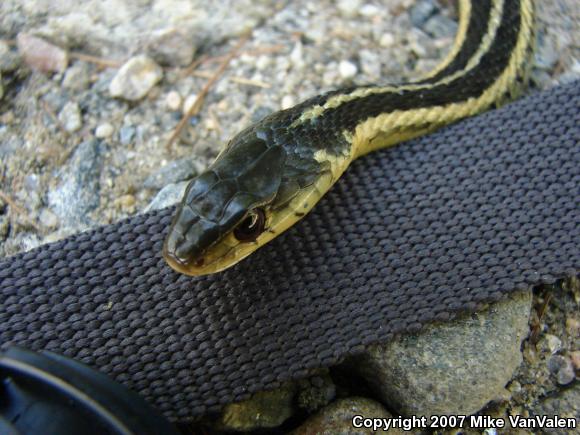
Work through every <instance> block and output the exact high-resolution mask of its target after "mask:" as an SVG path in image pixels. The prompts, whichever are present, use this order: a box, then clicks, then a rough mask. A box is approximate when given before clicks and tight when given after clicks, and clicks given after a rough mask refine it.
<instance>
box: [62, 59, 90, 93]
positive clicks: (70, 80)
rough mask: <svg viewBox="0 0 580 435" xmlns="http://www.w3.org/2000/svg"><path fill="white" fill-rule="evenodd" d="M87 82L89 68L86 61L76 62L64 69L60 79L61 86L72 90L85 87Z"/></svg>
mask: <svg viewBox="0 0 580 435" xmlns="http://www.w3.org/2000/svg"><path fill="white" fill-rule="evenodd" d="M89 83H90V77H89V68H88V66H87V63H86V62H76V63H75V64H74V65H72V66H71V67H69V68H68V69H67V70H66V73H65V74H64V78H63V79H62V86H63V87H65V88H67V89H73V90H83V89H87V88H88V87H89Z"/></svg>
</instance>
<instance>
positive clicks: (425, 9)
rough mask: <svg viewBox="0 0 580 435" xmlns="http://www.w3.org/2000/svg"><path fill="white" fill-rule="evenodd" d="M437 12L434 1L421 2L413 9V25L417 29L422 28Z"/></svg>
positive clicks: (411, 13)
mask: <svg viewBox="0 0 580 435" xmlns="http://www.w3.org/2000/svg"><path fill="white" fill-rule="evenodd" d="M436 12H437V5H436V3H435V2H434V1H433V0H420V1H418V2H417V3H415V6H413V7H412V8H411V12H410V14H409V15H410V17H411V23H413V25H414V26H415V27H421V26H422V25H423V24H425V22H426V21H427V20H428V19H429V18H431V16H433V15H435V13H436Z"/></svg>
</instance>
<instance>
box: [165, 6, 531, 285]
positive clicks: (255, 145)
mask: <svg viewBox="0 0 580 435" xmlns="http://www.w3.org/2000/svg"><path fill="white" fill-rule="evenodd" d="M532 2H533V0H459V26H458V31H457V34H456V37H455V42H454V45H453V47H452V48H451V50H450V53H449V55H448V56H447V57H446V58H445V59H444V60H443V61H442V62H441V63H440V64H439V66H438V67H436V68H435V69H434V70H433V71H432V72H431V73H429V74H428V75H427V76H426V77H423V78H421V79H420V80H417V81H414V82H409V83H403V84H397V85H384V86H383V85H380V86H379V85H367V86H360V87H351V88H346V89H340V90H337V91H331V92H328V93H326V94H322V95H319V96H316V97H313V98H311V99H309V100H306V101H304V102H303V103H301V104H298V105H297V106H295V107H293V108H290V109H287V110H282V111H279V112H276V113H273V114H271V115H269V116H267V117H265V118H264V119H262V120H261V121H259V122H257V123H256V124H254V125H252V126H250V127H248V128H246V129H245V130H243V131H241V132H240V133H238V134H237V135H236V136H235V137H234V138H233V139H232V140H231V141H230V142H229V143H228V144H227V146H226V147H225V149H224V150H223V151H222V152H221V153H220V154H219V155H218V157H217V158H216V160H215V162H214V163H213V164H212V165H211V166H210V167H209V168H208V170H207V171H205V172H204V173H202V174H201V175H200V176H198V177H197V178H195V179H193V180H192V181H191V182H190V183H189V185H188V187H187V189H186V191H185V194H184V197H183V199H182V201H181V203H180V205H179V206H178V208H177V212H176V214H175V217H174V219H173V222H172V225H171V228H170V230H169V234H168V236H167V238H166V240H165V243H164V247H163V255H164V257H165V259H166V261H167V262H168V264H169V265H170V266H171V267H172V268H173V269H175V270H176V271H178V272H181V273H185V274H187V275H205V274H209V273H214V272H219V271H221V270H223V269H226V268H228V267H230V266H232V265H234V264H236V263H237V262H239V261H240V260H242V259H243V258H245V257H247V256H248V255H250V254H251V253H252V252H254V251H255V250H256V249H258V248H259V247H261V246H263V245H264V244H265V243H267V242H269V241H270V240H272V239H273V238H274V237H276V236H278V235H279V234H281V233H282V232H284V231H285V230H286V229H288V228H289V227H290V226H292V225H294V224H295V223H296V222H297V221H299V220H300V219H301V218H302V217H303V216H304V215H305V214H306V213H308V212H309V211H310V210H311V209H312V207H313V206H314V205H315V204H316V203H317V202H318V200H319V199H320V198H321V197H322V196H323V195H324V194H325V193H326V192H327V191H328V190H329V189H330V187H331V186H332V185H333V184H334V183H335V182H336V181H337V180H338V179H339V177H340V176H341V175H342V173H343V172H344V171H345V170H346V169H347V167H348V166H349V164H350V162H352V161H353V160H354V159H356V158H358V157H360V156H362V155H364V154H366V153H369V152H371V151H374V150H378V149H381V148H385V147H388V146H391V145H394V144H397V143H399V142H402V141H405V140H408V139H411V138H414V137H417V136H419V135H423V134H425V133H427V132H431V131H434V130H435V129H437V128H439V127H441V126H443V125H446V124H449V123H451V122H454V121H457V120H459V119H462V118H465V117H468V116H472V115H475V114H477V113H480V112H482V111H484V110H486V109H489V108H493V107H497V106H499V105H501V104H503V103H505V102H507V101H510V100H512V99H513V98H515V97H516V96H517V95H518V94H519V93H520V92H521V90H522V89H523V88H524V87H525V86H526V82H527V77H528V70H529V65H530V57H531V55H532V53H533V46H534V39H535V38H534V30H533V29H534V6H533V3H532Z"/></svg>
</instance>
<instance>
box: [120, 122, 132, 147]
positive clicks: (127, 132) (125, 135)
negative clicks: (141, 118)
mask: <svg viewBox="0 0 580 435" xmlns="http://www.w3.org/2000/svg"><path fill="white" fill-rule="evenodd" d="M134 137H135V127H133V126H131V125H129V126H126V127H121V129H120V130H119V142H121V144H122V145H129V144H130V143H131V141H132V140H133V138H134Z"/></svg>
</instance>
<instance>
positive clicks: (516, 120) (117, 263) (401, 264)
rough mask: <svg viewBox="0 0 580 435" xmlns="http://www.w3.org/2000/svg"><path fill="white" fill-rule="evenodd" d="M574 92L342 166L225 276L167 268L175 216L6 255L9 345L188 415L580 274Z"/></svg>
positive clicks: (3, 299) (1, 272)
mask: <svg viewBox="0 0 580 435" xmlns="http://www.w3.org/2000/svg"><path fill="white" fill-rule="evenodd" d="M579 142H580V82H576V83H573V84H570V85H567V86H564V87H560V88H556V89H552V90H550V91H547V92H544V93H541V94H536V95H533V96H531V97H528V98H526V99H524V100H521V101H519V102H516V103H514V104H512V105H509V106H508V107H505V108H503V109H500V110H497V111H493V112H489V113H486V114H484V115H482V116H479V117H477V118H474V119H469V120H466V121H464V122H461V123H459V124H456V125H454V126H451V127H448V128H445V129H443V130H441V131H440V132H438V133H436V134H433V135H431V136H429V137H425V138H422V139H419V140H415V141H412V142H410V143H406V144H404V145H402V146H399V147H396V148H394V149H391V150H385V151H381V152H376V153H374V154H371V155H369V156H367V157H365V158H363V159H361V160H359V161H357V162H355V163H354V164H353V165H352V167H351V168H349V170H348V171H347V173H346V174H345V176H344V177H343V179H341V180H340V181H339V182H338V183H337V185H336V186H335V187H334V188H333V189H332V191H331V192H330V193H329V194H328V195H327V196H326V197H325V198H323V200H322V201H321V202H320V203H319V205H318V206H317V207H316V208H315V210H314V211H313V212H312V213H311V214H310V215H309V216H307V217H306V218H305V219H304V220H303V221H302V222H301V223H300V224H298V225H297V226H295V227H294V228H292V229H291V230H289V231H288V232H287V233H286V234H284V235H283V236H281V237H280V238H278V239H277V240H275V241H274V242H272V243H271V244H270V245H268V246H266V247H264V248H263V249H261V250H259V251H258V252H257V253H256V254H254V255H253V256H252V257H250V258H249V259H248V260H246V261H243V262H242V263H241V264H239V265H237V266H236V267H234V268H233V269H230V270H228V271H226V272H225V273H220V274H217V275H213V276H210V277H204V278H199V279H193V278H189V277H186V276H181V275H178V274H176V273H174V272H172V271H171V270H170V269H169V267H167V266H166V265H165V263H164V262H163V260H162V258H161V246H162V241H163V237H164V233H165V231H166V229H167V226H168V224H169V221H170V217H171V213H172V209H165V210H161V211H158V212H154V213H151V214H148V215H141V216H136V217H133V218H131V219H128V220H125V221H122V222H119V223H117V224H114V225H109V226H105V227H101V228H97V229H95V230H93V231H89V232H86V233H82V234H79V235H76V236H73V237H70V238H68V239H65V240H62V241H60V242H57V243H53V244H50V245H45V246H42V247H40V248H38V249H35V250H33V251H30V252H28V253H24V254H20V255H17V256H14V257H12V258H8V259H4V260H3V261H2V262H0V327H1V330H0V343H2V345H4V346H5V345H6V344H8V343H17V344H20V345H23V346H26V347H29V348H31V349H34V350H39V349H48V350H51V351H53V352H57V353H61V354H64V355H67V356H70V357H73V358H77V359H78V360H80V361H82V362H84V363H88V364H90V365H92V366H94V367H97V368H98V369H100V370H102V371H103V372H105V373H107V374H109V375H112V376H113V377H114V378H116V379H117V380H119V381H121V382H123V383H124V384H125V385H127V386H128V387H129V388H131V389H133V390H135V391H136V392H138V393H140V394H142V395H144V397H145V398H146V399H147V400H149V401H150V402H151V403H152V404H153V405H155V406H157V407H158V408H160V409H161V410H162V411H163V412H164V413H165V414H166V415H167V416H169V417H171V418H174V419H180V420H185V419H188V418H191V417H192V416H195V415H199V414H201V413H204V412H206V411H208V410H215V409H218V408H219V407H220V406H221V405H222V404H224V403H227V402H231V401H234V400H240V399H243V398H246V397H248V395H249V394H250V393H251V392H255V391H257V390H261V389H265V388H272V387H275V386H276V385H277V384H278V382H279V381H284V380H287V379H291V378H298V377H301V376H304V375H305V374H306V373H307V370H308V369H312V368H316V367H322V366H329V365H332V364H334V363H336V362H337V361H339V360H340V359H341V358H343V357H344V356H346V355H347V354H352V353H354V352H357V351H361V350H362V349H363V348H364V346H366V345H369V344H371V343H376V342H381V341H386V340H389V339H390V338H391V337H393V335H394V334H399V333H403V334H404V333H410V332H413V331H417V330H418V329H419V328H420V327H421V326H422V325H423V324H425V323H428V322H433V321H446V320H448V319H451V318H453V317H454V316H455V315H456V314H457V313H459V312H462V311H472V310H476V309H478V308H481V307H482V306H483V304H485V303H487V302H490V301H495V300H498V299H499V298H500V297H502V296H504V295H506V294H507V293H508V292H511V291H514V290H518V289H524V288H528V287H529V286H530V285H534V284H538V283H541V282H544V283H551V282H553V281H554V280H556V279H557V278H561V277H566V276H572V275H577V274H578V273H579V272H580V244H579V243H578V241H579V240H580V206H579V204H580V188H579V186H580V145H579Z"/></svg>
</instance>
